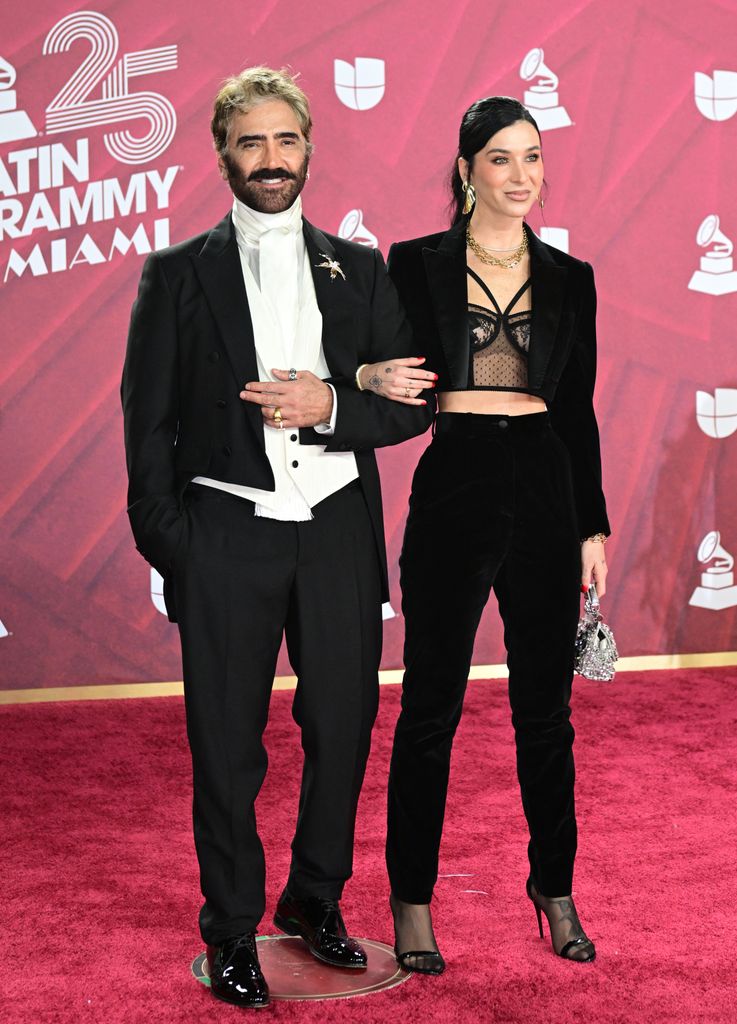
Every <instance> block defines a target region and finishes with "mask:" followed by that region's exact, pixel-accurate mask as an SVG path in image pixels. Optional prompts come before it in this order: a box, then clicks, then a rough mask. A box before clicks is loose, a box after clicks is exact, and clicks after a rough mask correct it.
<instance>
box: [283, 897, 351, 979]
mask: <svg viewBox="0 0 737 1024" xmlns="http://www.w3.org/2000/svg"><path fill="white" fill-rule="evenodd" d="M274 924H275V925H276V927H277V928H278V929H279V930H280V931H282V932H286V934H287V935H299V936H300V938H302V939H304V941H305V942H306V943H307V947H308V949H309V951H310V953H312V955H313V956H315V957H317V959H318V960H322V961H324V963H326V964H331V965H332V966H333V967H353V968H359V969H360V968H365V967H366V964H367V962H368V961H367V959H366V953H365V952H364V950H363V948H362V947H361V946H360V945H359V943H357V942H356V940H355V939H351V938H350V937H349V935H348V932H347V931H346V927H345V924H344V923H343V918H342V916H341V913H340V907H339V905H338V901H337V900H329V899H324V898H323V897H321V896H309V897H307V898H306V899H297V898H296V897H294V896H291V895H290V894H289V892H288V891H287V890H285V891H284V892H283V893H282V896H281V899H280V900H279V902H278V903H277V905H276V913H275V914H274Z"/></svg>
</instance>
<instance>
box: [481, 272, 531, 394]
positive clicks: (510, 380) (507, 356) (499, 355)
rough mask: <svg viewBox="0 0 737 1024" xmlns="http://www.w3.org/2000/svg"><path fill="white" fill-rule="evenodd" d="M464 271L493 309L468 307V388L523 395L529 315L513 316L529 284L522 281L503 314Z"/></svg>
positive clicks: (518, 313) (527, 312)
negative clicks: (517, 392)
mask: <svg viewBox="0 0 737 1024" xmlns="http://www.w3.org/2000/svg"><path fill="white" fill-rule="evenodd" d="M467 269H468V273H469V275H470V276H471V277H472V278H473V279H474V280H475V281H476V282H477V284H479V285H480V287H481V288H482V289H483V291H484V293H485V294H486V296H487V297H488V299H489V301H490V302H491V304H492V308H489V307H487V306H481V305H479V304H477V303H473V302H469V304H468V332H469V341H470V345H471V361H470V367H469V378H470V379H469V388H470V389H472V390H477V389H484V388H488V389H490V390H495V391H525V392H526V391H527V390H528V380H527V356H528V353H529V351H530V327H531V323H532V311H531V310H530V309H520V310H517V311H516V312H515V306H517V305H519V304H520V303H521V302H523V301H524V296H525V294H526V292H527V291H528V289H529V288H530V284H531V281H530V280H529V279H528V280H527V281H525V283H524V284H523V285H522V287H521V288H520V289H519V291H518V292H517V294H516V295H515V296H514V297H513V299H512V301H511V302H510V303H509V305H508V306H507V308H506V309H505V310H502V309H501V308H500V306H499V304H498V302H497V301H496V299H495V298H494V296H493V294H492V292H491V291H490V289H489V288H488V286H487V285H486V284H485V282H484V281H483V280H482V279H481V278H480V277H479V276H478V274H476V273H475V272H474V271H473V270H471V268H470V267H468V268H467Z"/></svg>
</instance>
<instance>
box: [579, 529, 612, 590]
mask: <svg viewBox="0 0 737 1024" xmlns="http://www.w3.org/2000/svg"><path fill="white" fill-rule="evenodd" d="M606 574H607V564H606V555H605V554H604V543H603V541H595V540H585V541H584V542H583V543H582V544H581V586H582V587H583V588H584V589H586V590H588V588H589V586H590V584H591V583H595V584H596V593H597V594H598V595H599V597H603V596H604V594H606Z"/></svg>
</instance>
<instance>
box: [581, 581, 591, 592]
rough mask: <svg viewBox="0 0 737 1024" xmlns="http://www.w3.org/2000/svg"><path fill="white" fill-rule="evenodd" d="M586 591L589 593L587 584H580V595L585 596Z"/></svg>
mask: <svg viewBox="0 0 737 1024" xmlns="http://www.w3.org/2000/svg"><path fill="white" fill-rule="evenodd" d="M588 591H589V584H588V583H582V584H581V593H582V594H587V593H588Z"/></svg>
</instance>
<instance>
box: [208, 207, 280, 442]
mask: <svg viewBox="0 0 737 1024" xmlns="http://www.w3.org/2000/svg"><path fill="white" fill-rule="evenodd" d="M192 262H193V264H194V270H195V273H196V275H197V278H198V280H199V282H200V285H201V287H202V290H203V291H204V293H205V296H206V298H207V302H208V305H209V307H210V311H211V313H212V315H213V317H214V318H215V322H216V323H217V325H218V329H219V331H220V334H221V337H222V339H223V344H224V345H225V350H226V352H227V353H228V358H229V359H230V362H231V365H232V367H233V372H234V373H235V377H236V380H237V381H238V384H239V386H240V387H242V386H243V385H244V384H245V383H246V382H247V381H249V380H258V367H257V364H256V347H255V340H254V335H253V323H252V321H251V312H250V309H249V308H248V298H247V295H246V286H245V284H244V282H243V271H242V269H241V261H240V256H239V254H238V245H237V243H236V240H235V229H234V227H233V220H232V217H231V214H230V213H228V215H227V216H226V217H224V218H223V220H221V221H220V223H219V224H217V225H216V226H215V227H214V228H213V230H212V231H211V232H210V234H209V235H208V237H207V241H206V242H205V244H204V246H203V247H202V249H201V250H200V252H199V253H197V254H195V255H193V256H192ZM243 405H244V408H245V411H246V415H247V416H248V420H249V422H250V423H251V425H252V426H253V428H254V430H255V432H256V436H257V438H258V441H259V444H260V446H261V447H262V448H263V447H264V432H263V425H262V418H261V411H260V409H259V407H258V406H256V405H253V404H252V403H250V402H244V403H243Z"/></svg>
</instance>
